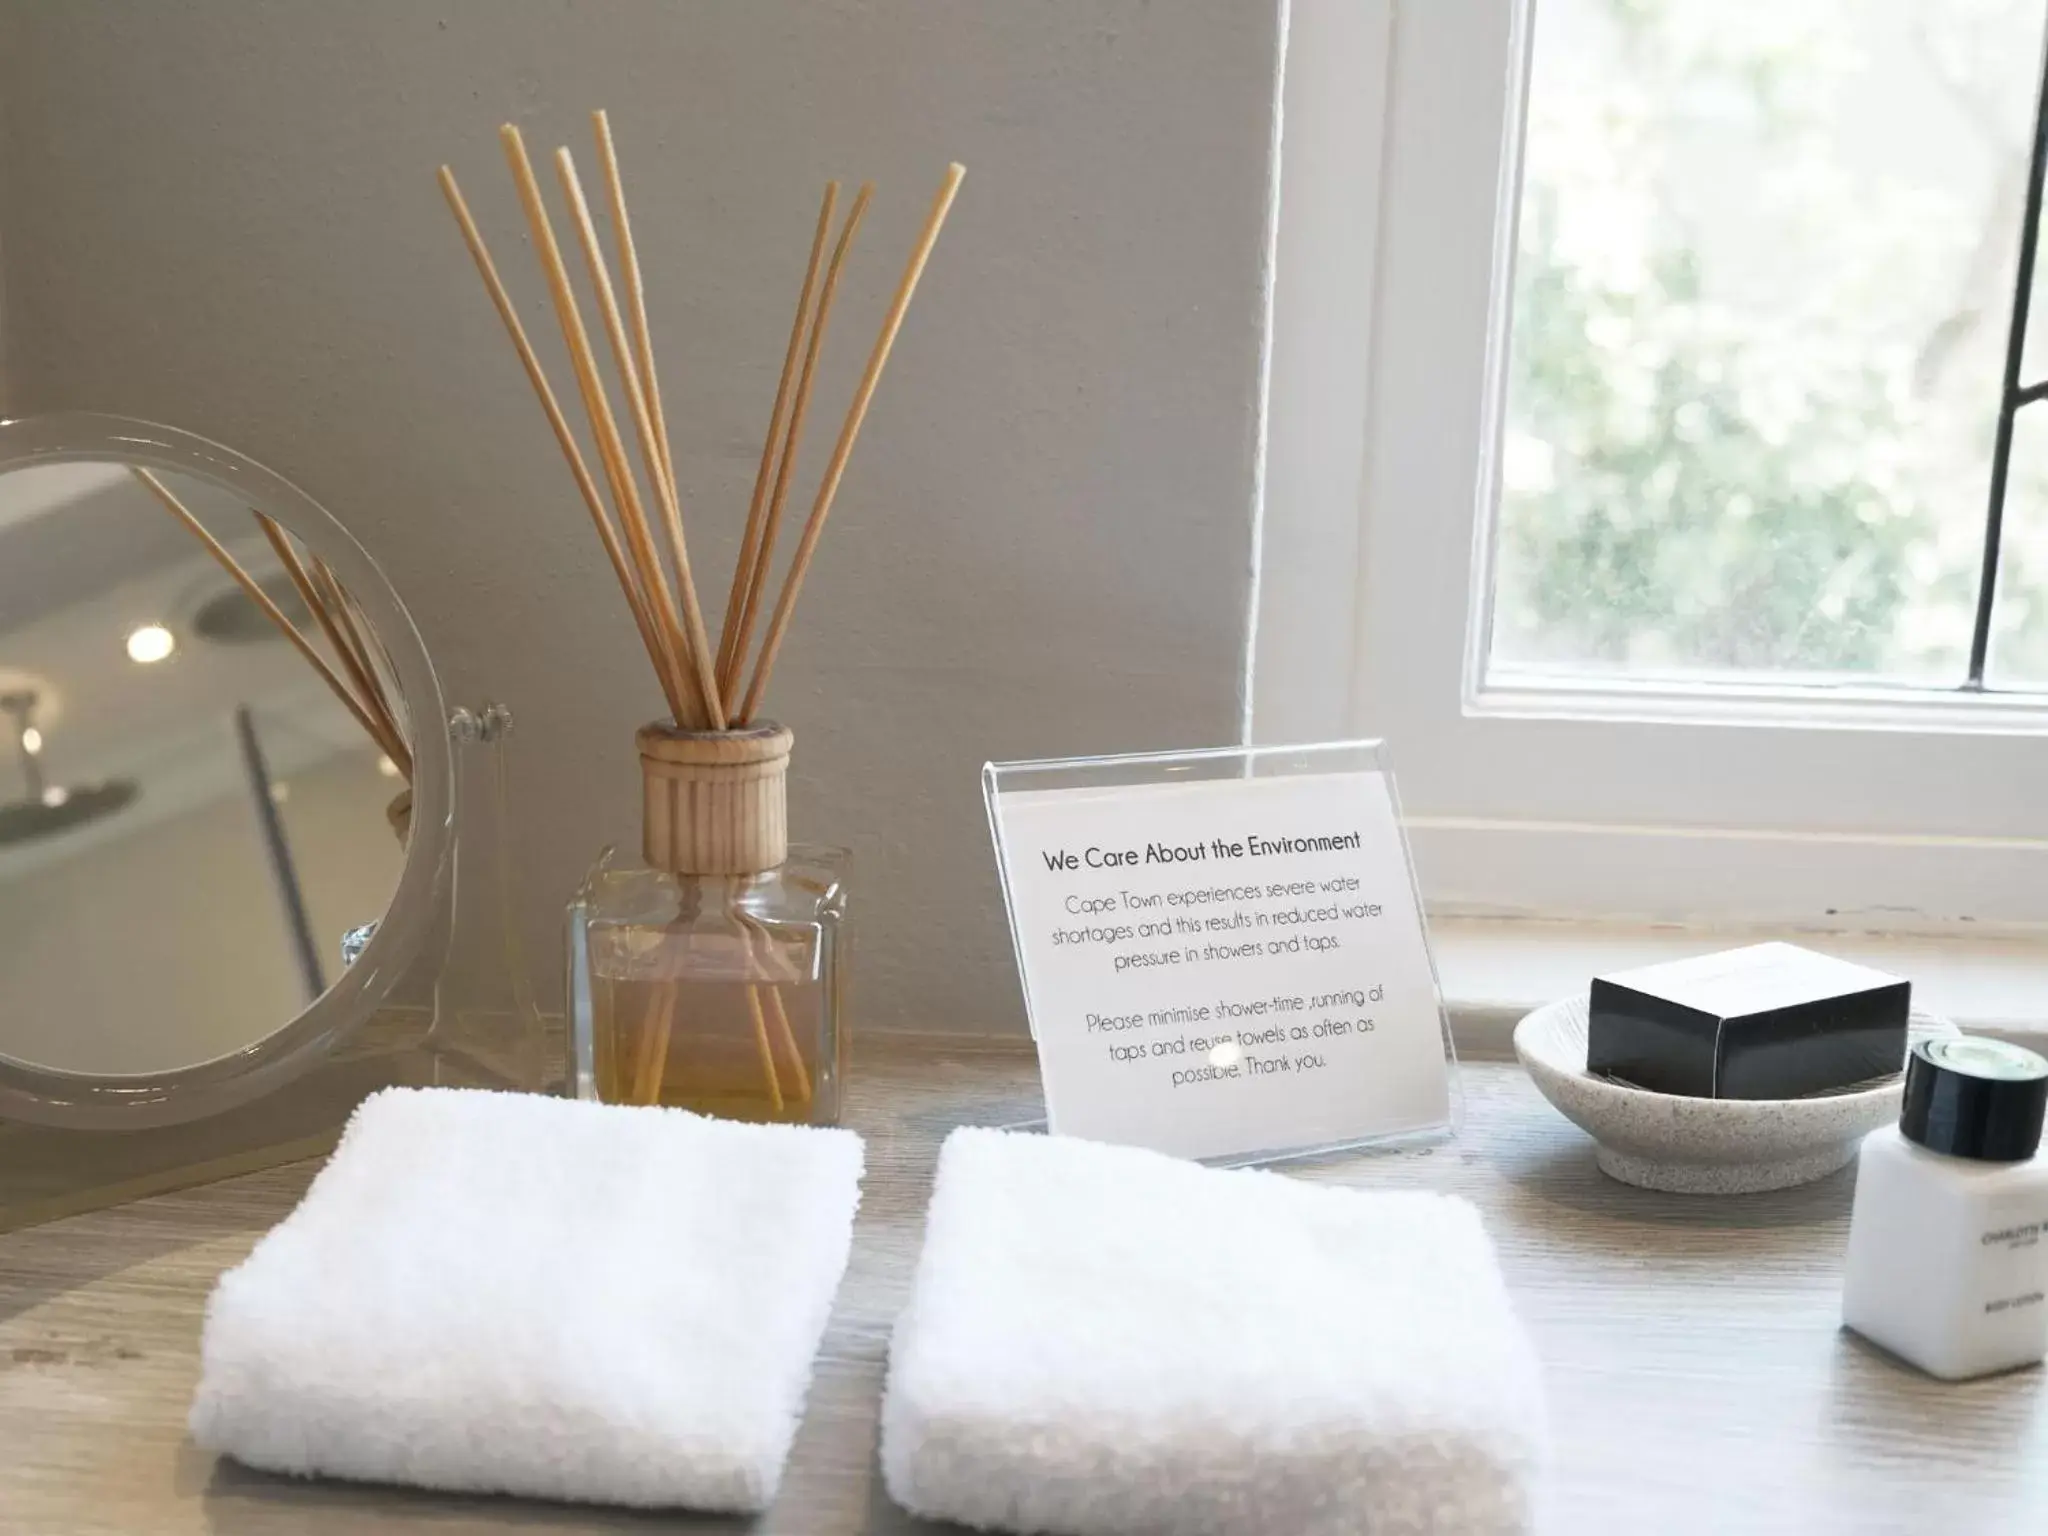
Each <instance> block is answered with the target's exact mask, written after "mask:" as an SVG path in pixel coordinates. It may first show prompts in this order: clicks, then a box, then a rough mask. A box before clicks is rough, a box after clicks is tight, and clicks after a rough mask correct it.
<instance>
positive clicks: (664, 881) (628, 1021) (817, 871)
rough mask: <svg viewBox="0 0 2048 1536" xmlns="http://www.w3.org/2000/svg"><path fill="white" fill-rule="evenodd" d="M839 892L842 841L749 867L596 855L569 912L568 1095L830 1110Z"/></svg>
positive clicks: (771, 1114)
mask: <svg viewBox="0 0 2048 1536" xmlns="http://www.w3.org/2000/svg"><path fill="white" fill-rule="evenodd" d="M844 894H845V893H844V855H843V854H841V853H839V852H838V850H821V849H805V848H795V849H792V850H791V851H790V857H789V859H788V860H787V861H786V862H785V863H784V864H782V865H780V866H778V867H777V868H775V869H772V870H768V871H765V872H763V873H762V874H759V875H746V876H686V875H684V876H679V875H673V874H668V873H664V872H661V871H654V870H644V869H639V870H617V869H612V868H610V867H609V866H608V865H603V864H601V865H600V867H599V868H598V869H597V870H595V871H593V873H592V875H591V877H590V879H589V880H588V881H587V882H586V883H585V886H584V890H583V891H582V892H581V893H580V894H579V896H578V898H577V901H576V903H575V904H574V905H573V906H572V907H571V911H570V928H569V931H570V956H569V961H570V975H571V1024H572V1028H573V1031H574V1044H575V1049H576V1055H577V1065H578V1073H577V1077H578V1084H577V1087H578V1092H579V1093H582V1094H583V1095H584V1096H586V1097H595V1098H598V1099H602V1100H603V1101H605V1102H606V1103H612V1104H662V1105H669V1106H672V1107H676V1108H681V1109H689V1110H694V1111H697V1112H699V1113H702V1114H712V1115H721V1116H724V1117H726V1118H729V1119H739V1120H758V1121H784V1122H792V1123H798V1124H830V1123H833V1122H834V1121H836V1120H837V1119H838V1115H839V1083H840V1062H841V1056H842V1052H843V1048H844V1041H843V1036H842V1031H841V1003H842V996H841V993H842V983H841V977H842V974H843V970H842V968H843V964H844V958H845V956H844V931H843V927H842V921H843V917H844Z"/></svg>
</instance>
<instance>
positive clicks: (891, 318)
mask: <svg viewBox="0 0 2048 1536" xmlns="http://www.w3.org/2000/svg"><path fill="white" fill-rule="evenodd" d="M966 174H967V168H966V167H965V166H963V165H961V164H960V163H959V162H958V161H955V162H954V163H953V164H952V165H949V166H947V167H946V177H945V180H944V181H943V182H942V183H941V184H940V186H939V190H938V194H937V196H935V197H934V198H933V199H932V206H931V211H930V212H929V213H928V214H926V215H925V221H924V229H923V231H922V232H921V233H920V234H919V235H918V239H917V244H916V246H915V247H914V248H913V249H912V251H911V253H910V261H909V263H908V265H906V266H905V267H904V269H903V279H902V281H901V282H899V283H898V284H897V285H896V297H895V299H894V300H893V301H892V302H891V303H890V305H889V313H888V315H887V316H886V317H885V318H884V319H883V321H882V333H881V335H879V336H878V337H876V338H875V349H874V351H873V352H872V353H871V354H870V355H869V357H868V366H867V370H866V371H865V372H864V373H863V374H862V375H861V380H860V387H859V388H858V389H856V390H855V391H854V396H853V404H852V406H851V407H850V408H849V409H848V410H847V413H846V424H845V425H844V426H843V427H841V428H840V430H839V441H838V443H837V444H835V445H834V447H833V449H832V458H831V461H830V463H828V464H827V465H826V467H825V478H824V480H823V482H822V483H821V484H820V485H819V487H818V498H817V500H816V501H815V502H814V503H813V504H812V506H811V517H810V521H809V522H808V523H806V524H805V525H804V533H803V538H802V540H801V541H800V542H799V543H798V545H797V550H796V555H795V557H794V558H793V559H792V560H791V561H790V567H789V575H788V576H787V577H785V578H784V579H783V583H782V595H781V597H780V598H779V599H778V600H777V601H776V604H775V616H774V618H773V619H771V620H770V621H769V624H768V633H767V634H766V635H765V636H763V637H762V640H761V655H760V659H759V660H757V661H756V662H755V663H754V680H753V681H752V682H751V683H749V684H748V685H747V697H746V700H745V702H743V703H742V704H741V705H740V708H739V719H740V720H741V721H742V722H745V721H748V720H751V719H753V717H754V711H755V710H756V709H758V708H759V707H760V703H761V694H762V692H763V691H764V690H765V689H766V688H767V686H768V678H769V676H770V674H771V673H773V672H774V670H775V657H776V653H777V652H778V651H780V650H781V648H782V640H783V637H784V636H785V635H786V634H787V633H788V632H789V616H790V614H791V613H792V612H793V611H794V610H795V608H796V599H797V594H798V593H799V592H801V591H802V590H803V584H804V575H805V573H806V572H808V571H809V570H810V566H811V557H812V556H813V555H814V554H815V553H816V552H817V548H818V536H819V535H820V534H822V533H823V532H824V531H825V519H826V518H827V517H828V516H830V515H831V512H832V499H833V497H835V496H836V495H838V493H839V482H840V479H841V477H842V476H843V475H845V473H846V461H847V459H848V457H849V456H850V455H851V454H852V453H853V445H854V441H855V439H857V438H858V437H859V436H860V428H861V423H862V421H864V420H865V419H866V418H867V413H868V403H869V402H870V401H871V400H873V399H874V397H875V386H876V385H877V384H878V383H880V382H881V377H882V369H883V366H884V365H885V364H887V362H888V361H889V351H890V349H891V348H892V347H894V346H895V344H896V333H897V332H898V331H899V330H900V329H902V326H903V316H904V315H905V313H907V312H908V310H909V309H910V299H911V295H913V294H914V293H916V291H917V280H918V278H919V277H921V276H923V274H924V266H925V262H926V261H927V260H928V259H929V258H930V256H931V253H932V247H933V246H934V245H935V244H937V243H938V238H939V231H940V230H941V229H942V228H943V227H944V226H945V223H946V214H947V212H948V211H949V210H950V209H951V208H952V206H953V197H954V194H955V193H957V192H958V191H959V190H960V181H961V178H962V177H964V176H965V175H966Z"/></svg>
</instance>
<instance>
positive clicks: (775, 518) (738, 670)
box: [724, 181, 875, 718]
mask: <svg viewBox="0 0 2048 1536" xmlns="http://www.w3.org/2000/svg"><path fill="white" fill-rule="evenodd" d="M874 195H875V184H874V183H873V182H871V181H870V182H864V183H862V185H861V189H860V191H859V193H858V194H856V195H855V197H854V199H853V207H852V209H851V210H850V211H849V212H848V213H847V215H846V223H845V225H844V227H842V228H841V229H840V231H839V242H838V244H837V245H835V246H834V247H833V248H832V261H831V264H830V265H829V266H828V267H826V269H825V287H824V291H823V292H822V293H820V294H819V295H818V309H817V313H816V314H815V315H814V316H813V317H812V319H811V334H810V339H809V341H807V342H806V343H805V346H804V366H803V371H802V373H801V374H800V375H799V376H798V378H797V385H796V404H795V405H794V406H793V407H792V408H791V410H790V413H789V426H788V429H787V431H786V433H785V435H784V438H783V443H782V459H781V462H780V463H779V464H777V465H776V467H775V492H774V494H773V495H772V496H771V497H770V498H769V502H768V516H767V519H766V521H765V522H764V523H763V525H762V529H761V547H760V550H759V552H758V553H757V555H756V557H755V560H754V567H753V569H752V570H751V571H749V572H748V573H747V595H746V601H745V603H744V604H743V605H742V607H741V608H740V618H739V629H738V632H737V635H736V638H735V639H734V641H733V648H732V657H731V674H730V675H729V676H728V677H727V678H726V679H725V684H724V686H725V691H726V699H727V713H728V714H733V715H734V716H735V718H737V710H736V709H735V707H734V706H735V705H736V703H737V701H738V697H739V687H740V679H741V678H742V677H744V676H745V675H746V671H745V669H746V664H747V643H748V641H749V640H751V639H752V638H753V633H754V616H755V614H756V613H757V612H758V611H759V609H760V606H761V597H762V594H763V593H765V592H766V591H767V589H768V577H769V573H770V571H771V570H772V569H773V559H774V554H775V536H776V533H777V532H778V531H779V530H780V529H781V527H782V508H783V505H784V504H785V502H786V501H787V500H788V498H789V482H790V478H791V475H792V473H793V472H794V471H795V469H796V459H797V449H798V448H799V447H800V446H801V445H802V442H803V435H804V421H805V418H806V417H807V416H808V414H809V412H810V408H811V384H812V382H813V381H814V380H815V379H816V378H817V372H818V357H819V355H820V354H821V353H822V352H823V351H824V349H825V333H826V330H827V328H828V327H829V326H830V325H831V323H832V303H833V300H834V299H836V298H837V297H838V295H839V273H840V270H841V269H842V268H843V267H844V266H845V265H846V253H847V252H848V251H850V250H851V249H852V248H853V237H854V236H855V235H856V234H858V233H859V232H860V221H861V219H862V218H863V217H864V216H865V215H866V213H867V211H868V202H869V200H870V199H871V198H873V197H874Z"/></svg>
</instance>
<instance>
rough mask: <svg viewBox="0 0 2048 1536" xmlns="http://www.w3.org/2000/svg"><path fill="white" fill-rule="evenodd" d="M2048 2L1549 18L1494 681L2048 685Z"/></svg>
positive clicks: (1533, 117)
mask: <svg viewBox="0 0 2048 1536" xmlns="http://www.w3.org/2000/svg"><path fill="white" fill-rule="evenodd" d="M2043 10H2044V7H2043V4H2042V0H1970V3H1954V4H1942V5H1933V6H1930V5H1925V4H1922V3H1918V0H1654V3H1646V0H1542V4H1541V6H1540V8H1539V9H1538V10H1537V11H1536V12H1535V13H1534V14H1535V26H1534V29H1533V33H1532V43H1533V47H1532V48H1531V68H1530V74H1529V83H1528V90H1527V94H1526V103H1527V105H1526V112H1525V127H1524V130H1523V140H1522V142H1523V154H1522V186H1521V191H1520V196H1519V210H1520V220H1519V235H1518V239H1517V242H1516V253H1515V269H1514V278H1513V286H1512V290H1511V292H1512V321H1511V324H1510V328H1509V332H1508V337H1509V342H1508V354H1507V370H1506V374H1507V376H1506V380H1505V385H1506V413H1505V420H1504V430H1503V434H1502V441H1501V445H1500V474H1499V486H1500V496H1499V502H1498V514H1497V516H1498V523H1497V532H1496V541H1495V564H1494V584H1493V593H1492V598H1493V606H1492V611H1491V623H1490V625H1489V626H1488V636H1489V643H1488V646H1487V652H1486V656H1485V663H1486V676H1487V678H1488V679H1489V680H1491V679H1495V678H1502V679H1508V680H1517V681H1520V682H1522V683H1524V684H1525V685H1531V686H1540V685H1541V683H1542V682H1543V681H1544V680H1545V679H1547V678H1554V677H1558V676H1563V677H1567V678H1569V677H1571V676H1573V675H1577V674H1590V675H1593V676H1620V675H1645V674H1647V675H1654V676H1663V677H1668V678H1674V679H1681V680H1682V679H1685V678H1688V677H1692V678H1700V679H1713V678H1720V679H1735V680H1740V679H1742V678H1755V677H1759V676H1771V677H1777V678H1783V679H1799V680H1806V681H1810V682H1814V683H1823V684H1824V683H1827V682H1830V681H1854V680H1874V681H1880V682H1884V683H1891V684H1898V685H1903V686H1912V687H1924V688H1931V689H1943V688H1959V687H1980V686H1983V687H1992V688H2007V689H2011V688H2024V687H2026V686H2029V685H2041V684H2048V451H2044V450H2048V439H2041V438H2039V436H2038V433H2037V432H2034V431H2029V432H2028V433H2027V435H2026V436H2025V437H2023V438H2022V439H2021V440H2020V441H2019V442H2018V443H2017V444H2016V445H2015V448H2016V451H2015V452H2014V453H2013V455H2012V458H2011V470H2012V474H2011V476H2010V478H2009V482H2008V485H2007V487H2006V489H2005V493H2004V497H2003V501H2004V509H2003V510H2005V511H2006V512H2007V513H2008V514H2009V516H2007V517H2006V518H2004V519H2002V522H2003V528H2004V532H2005V535H2006V536H2005V537H2004V538H2003V539H2002V540H2001V541H2000V547H1999V549H1998V550H1997V551H1996V552H1995V555H1994V558H1993V559H1992V561H1991V572H1992V578H1993V579H1991V580H1989V581H1986V580H1984V572H1985V569H1986V555H1987V552H1989V551H1988V550H1987V539H1986V531H1987V527H1988V518H1987V505H1988V503H1987V488H1988V482H1989V479H1990V469H1991V464H1992V459H1993V447H1994V441H1995V438H1996V435H1997V428H1998V419H1999V412H2000V406H2001V394H2002V391H2001V388H2000V384H2001V379H2002V376H2003V372H2004V362H2005V352H2006V343H2007V335H2008V319H2009V315H2010V311H2011V308H2012V301H2013V292H2014V273H2015V266H2016V261H2017V258H2018V256H2019V251H2020V230H2021V222H2022V213H2023V210H2024V208H2025V206H2026V194H2027V186H2028V176H2029V171H2030V168H2031V162H2032V158H2033V157H2032V154H2031V149H2032V146H2033V142H2034V139H2035V133H2034V108H2035V92H2036V84H2037V68H2036V60H2037V59H2038V58H2039V56H2040V51H2041V23H2042V15H2043ZM2042 339H2043V340H2048V338H2042ZM2028 340H2029V342H2030V344H2032V345H2033V350H2034V354H2035V356H2036V358H2037V359H2038V357H2039V342H2038V341H2037V340H2036V338H2034V337H2031V336H2030V337H2029V338H2028ZM2039 366H2040V365H2039V362H2038V361H2037V362H2036V367H2037V369H2038V367H2039ZM2038 416H2039V413H2034V414H2033V415H2029V416H2026V417H2024V418H2023V425H2024V426H2025V427H2035V426H2037V425H2038ZM1980 612H1981V613H1982V614H1983V616H1984V620H1985V623H1984V625H1983V629H1984V634H1985V641H1986V644H1985V647H1984V651H1985V654H1984V655H1982V656H1980V657H1976V658H1974V665H1973V650H1974V648H1975V639H1976V631H1977V629H1978V623H1977V620H1978V616H1979V614H1980Z"/></svg>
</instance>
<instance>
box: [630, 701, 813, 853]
mask: <svg viewBox="0 0 2048 1536" xmlns="http://www.w3.org/2000/svg"><path fill="white" fill-rule="evenodd" d="M635 739H636V740H637V741H638V742H639V745H640V776H641V782H642V787H643V789H644V791H645V798H644V800H643V802H642V807H641V813H640V833H641V850H642V852H643V854H644V855H645V857H646V859H647V862H648V863H649V864H650V865H652V866H653V867H654V868H656V869H666V870H669V871H671V872H673V873H675V874H679V875H754V874H759V873H760V872H761V871H762V870H764V869H773V868H774V867H775V866H776V865H778V864H780V863H781V862H782V861H783V860H784V859H785V858H787V857H788V856H789V797H788V773H789V749H790V747H791V745H792V744H793V743H794V742H795V740H796V738H795V737H794V736H793V735H791V734H790V732H789V730H788V729H787V728H786V727H784V726H780V725H777V724H775V723H774V722H773V721H767V720H764V721H762V722H761V723H760V724H758V725H750V726H748V727H746V728H745V729H744V730H738V731H685V730H679V729H677V728H676V727H675V726H673V725H664V724H659V723H657V724H654V725H643V726H642V727H641V728H640V730H639V733H638V735H637V736H636V738H635Z"/></svg>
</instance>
